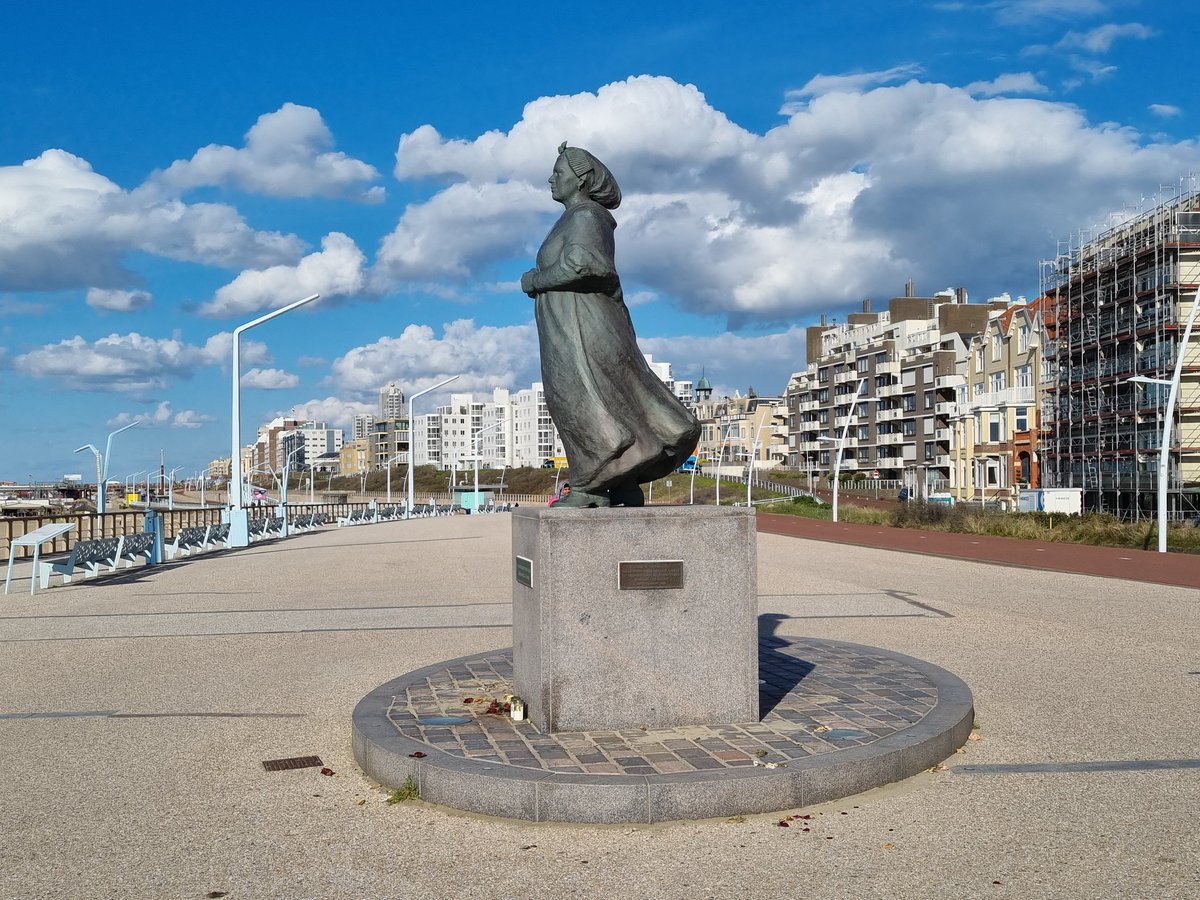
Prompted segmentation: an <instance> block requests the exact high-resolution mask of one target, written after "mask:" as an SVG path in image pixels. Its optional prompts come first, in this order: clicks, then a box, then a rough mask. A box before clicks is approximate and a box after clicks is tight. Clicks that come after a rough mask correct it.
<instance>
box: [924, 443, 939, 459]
mask: <svg viewBox="0 0 1200 900" xmlns="http://www.w3.org/2000/svg"><path fill="white" fill-rule="evenodd" d="M936 458H937V444H926V445H925V461H926V462H929V461H930V460H933V459H936Z"/></svg>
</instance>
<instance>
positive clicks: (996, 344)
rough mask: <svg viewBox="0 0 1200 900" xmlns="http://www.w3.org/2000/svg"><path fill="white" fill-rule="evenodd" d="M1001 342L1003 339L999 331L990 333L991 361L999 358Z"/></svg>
mask: <svg viewBox="0 0 1200 900" xmlns="http://www.w3.org/2000/svg"><path fill="white" fill-rule="evenodd" d="M1003 343H1004V340H1003V338H1001V337H1000V334H999V332H996V333H994V334H992V361H993V362H994V361H995V360H998V359H999V358H1000V349H1001V347H1002V345H1003Z"/></svg>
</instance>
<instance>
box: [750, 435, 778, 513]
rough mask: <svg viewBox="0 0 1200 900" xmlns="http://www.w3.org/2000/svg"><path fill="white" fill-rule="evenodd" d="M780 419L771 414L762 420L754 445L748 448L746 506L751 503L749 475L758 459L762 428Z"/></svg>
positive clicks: (751, 474)
mask: <svg viewBox="0 0 1200 900" xmlns="http://www.w3.org/2000/svg"><path fill="white" fill-rule="evenodd" d="M782 419H783V416H778V415H773V416H771V418H769V419H767V420H766V421H765V422H763V423H762V424H761V425H759V426H758V431H757V432H756V433H755V435H754V446H753V448H752V449H751V450H750V464H749V465H748V466H747V467H746V505H747V506H750V505H752V504H751V502H750V479H751V476H753V474H754V464H755V463H756V462H757V461H758V448H759V446H760V442H761V441H762V433H763V429H764V428H766V427H767V426H768V425H770V424H771V423H772V422H776V421H780V420H782ZM771 437H773V438H774V437H778V435H775V434H772V435H771ZM784 440H787V436H786V435H784ZM769 455H770V453H769V451H768V456H769Z"/></svg>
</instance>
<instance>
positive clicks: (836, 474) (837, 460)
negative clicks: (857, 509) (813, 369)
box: [818, 378, 879, 522]
mask: <svg viewBox="0 0 1200 900" xmlns="http://www.w3.org/2000/svg"><path fill="white" fill-rule="evenodd" d="M866 384H867V379H865V378H864V379H862V380H861V381H860V382H859V383H858V389H857V390H856V391H855V393H854V399H853V400H851V401H850V410H849V411H848V412H847V413H846V424H845V425H843V426H842V436H841V437H840V438H831V437H827V436H826V435H821V436H820V437H819V438H818V440H822V441H828V442H829V443H831V444H837V454H836V455H835V456H834V459H833V521H835V522H836V521H837V520H838V485H839V484H841V480H842V479H841V473H842V451H843V450H844V449H845V448H846V442H847V441H848V440H849V438H850V420H851V419H853V418H854V415H855V409H856V408H857V407H858V404H860V403H878V402H879V398H878V397H863V396H862V390H863V388H864V387H866Z"/></svg>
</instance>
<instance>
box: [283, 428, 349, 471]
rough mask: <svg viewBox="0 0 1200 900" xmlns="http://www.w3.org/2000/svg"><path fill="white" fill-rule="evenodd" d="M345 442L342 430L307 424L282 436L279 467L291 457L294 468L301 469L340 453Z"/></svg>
mask: <svg viewBox="0 0 1200 900" xmlns="http://www.w3.org/2000/svg"><path fill="white" fill-rule="evenodd" d="M344 440H345V435H344V434H343V432H342V429H340V428H330V427H329V426H328V425H326V424H325V423H324V422H305V423H304V424H303V425H301V426H300V427H299V428H293V429H291V430H289V431H285V432H283V433H282V434H281V435H280V438H279V466H278V467H279V468H282V467H283V465H284V464H285V462H286V461H287V460H288V458H289V457H291V464H292V468H299V467H300V466H306V465H308V464H309V463H311V462H314V461H316V460H317V459H318V458H319V457H322V456H325V455H326V454H327V453H339V452H340V451H341V449H342V442H343V441H344ZM297 451H298V452H297Z"/></svg>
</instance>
